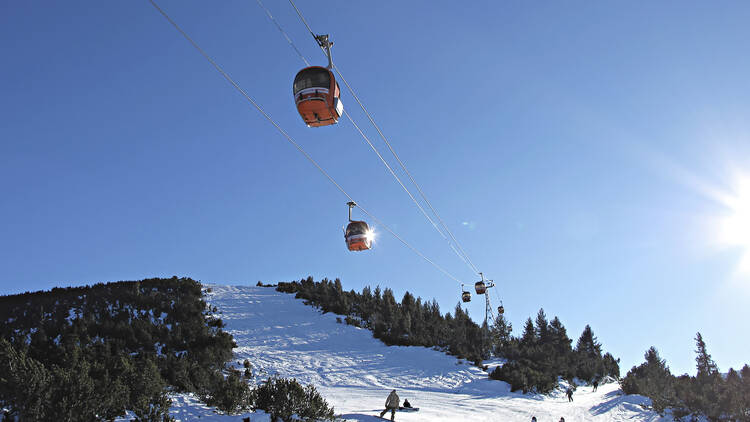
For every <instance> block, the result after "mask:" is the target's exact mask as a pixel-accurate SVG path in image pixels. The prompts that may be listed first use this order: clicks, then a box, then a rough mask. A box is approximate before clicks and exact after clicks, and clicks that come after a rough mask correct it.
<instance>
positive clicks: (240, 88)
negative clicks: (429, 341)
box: [148, 0, 460, 282]
mask: <svg viewBox="0 0 750 422" xmlns="http://www.w3.org/2000/svg"><path fill="white" fill-rule="evenodd" d="M148 1H149V3H151V5H152V6H154V8H155V9H156V10H157V11H158V12H159V13H160V14H161V15H162V16H164V18H165V19H166V20H167V21H169V23H170V24H172V26H174V27H175V29H177V31H178V32H179V33H180V34H182V36H183V37H185V39H186V40H188V41H189V42H190V44H192V46H193V47H195V49H196V50H198V52H199V53H200V54H201V55H202V56H203V57H204V58H205V59H206V60H208V62H209V63H211V65H213V67H214V68H215V69H216V71H218V72H219V73H220V74H221V76H223V77H224V79H226V80H227V82H229V83H230V84H231V85H232V86H233V87H234V88H235V89H236V90H237V91H238V92H239V93H240V94H242V96H243V97H245V99H247V100H248V101H249V102H250V104H252V105H253V106H254V107H255V108H256V109H257V110H258V111H259V112H260V113H261V114H262V115H263V117H265V118H266V120H268V121H269V122H270V123H271V124H272V125H273V126H274V127H275V128H276V130H278V131H279V133H281V134H282V135H283V136H284V137H285V138H286V139H287V141H289V143H291V144H292V145H294V147H295V148H297V150H298V151H299V152H300V153H302V155H304V156H305V158H307V160H308V161H310V162H311V163H312V164H313V165H314V166H315V167H316V168H317V169H318V171H320V172H321V173H322V174H323V175H324V176H325V177H326V178H327V179H328V180H329V181H330V182H331V183H333V185H334V186H336V188H337V189H338V190H339V191H340V192H341V193H342V194H344V196H346V197H347V198H348V199H349V200H350V201H352V202H354V198H352V197H351V195H349V194H348V193H347V192H346V190H344V188H343V187H341V185H340V184H338V183H337V182H336V180H334V178H333V177H332V176H331V175H330V174H328V173H327V172H326V171H325V170H324V169H323V167H321V166H320V165H319V164H318V163H317V161H315V160H314V159H313V158H312V157H311V156H310V155H309V154H308V153H307V152H306V151H305V150H304V149H303V148H302V147H301V146H300V145H299V144H298V143H297V142H295V141H294V139H293V138H292V137H291V136H290V135H289V134H288V133H287V132H286V131H285V130H284V129H283V128H282V127H281V126H279V124H278V123H276V121H274V120H273V119H272V118H271V116H270V115H268V113H266V112H265V110H263V108H262V107H261V106H260V105H259V104H258V103H257V102H255V100H253V98H252V97H250V95H249V94H248V93H247V92H245V90H243V89H242V87H240V86H239V85H238V84H237V82H235V81H234V79H232V78H231V77H230V76H229V74H227V73H226V72H225V71H224V69H222V67H221V66H219V64H218V63H216V61H214V60H213V59H212V58H211V56H209V55H208V54H207V53H206V52H205V51H203V49H202V48H201V47H200V46H199V45H198V44H197V43H196V42H195V41H194V40H193V39H192V38H191V37H190V36H189V35H188V34H187V33H186V32H185V31H184V30H183V29H182V28H181V27H180V26H179V25H177V23H176V22H175V21H173V20H172V18H170V17H169V15H167V13H166V12H165V11H164V10H163V9H162V8H161V7H159V5H158V4H156V2H155V1H154V0H148ZM358 207H359V209H360V210H362V212H363V213H364V214H366V215H367V216H368V217H370V218H371V219H372V220H373V221H375V222H377V223H378V224H379V225H380V226H381V227H383V228H384V229H386V230H387V231H388V232H389V233H390V234H392V235H393V236H394V237H395V238H396V239H398V240H399V241H401V243H403V244H404V245H405V246H406V247H408V248H409V249H411V250H412V251H413V252H414V253H416V254H417V255H419V256H420V257H421V258H422V259H424V260H425V261H427V262H428V263H430V264H431V265H432V266H433V267H435V268H436V269H438V270H439V271H440V272H442V273H443V274H445V275H446V276H448V277H449V278H451V279H453V280H455V281H458V282H460V280H459V279H457V278H456V277H454V276H453V275H452V274H451V273H449V272H448V271H446V270H445V269H443V268H442V267H441V266H439V265H437V264H436V263H435V262H434V261H432V260H431V259H429V258H427V256H425V255H424V254H423V253H422V252H420V251H419V250H418V249H417V248H415V247H414V246H412V245H411V244H410V243H408V242H407V241H406V240H404V239H403V238H402V237H401V236H399V235H398V234H396V232H394V231H393V230H391V228H390V227H388V226H387V225H386V224H384V223H383V222H382V221H380V220H379V219H378V218H376V217H375V216H374V215H372V214H370V213H369V212H368V211H367V210H366V209H364V208H362V207H361V206H359V205H358Z"/></svg>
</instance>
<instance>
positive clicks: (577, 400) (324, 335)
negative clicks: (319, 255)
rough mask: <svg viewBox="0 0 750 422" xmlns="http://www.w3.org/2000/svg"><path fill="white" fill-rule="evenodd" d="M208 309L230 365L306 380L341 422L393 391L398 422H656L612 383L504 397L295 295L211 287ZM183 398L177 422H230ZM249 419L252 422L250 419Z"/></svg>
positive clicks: (464, 372) (470, 370)
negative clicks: (402, 404) (409, 408)
mask: <svg viewBox="0 0 750 422" xmlns="http://www.w3.org/2000/svg"><path fill="white" fill-rule="evenodd" d="M210 287H211V289H212V292H211V293H209V295H208V301H209V303H210V304H211V305H212V306H216V307H217V308H218V309H219V310H220V312H222V314H221V318H222V320H223V321H224V322H225V323H226V328H225V329H226V330H227V331H228V332H229V333H231V334H232V335H233V336H234V338H235V341H236V342H237V345H238V347H237V348H236V349H235V358H236V359H235V360H236V362H238V363H239V362H240V361H242V360H244V359H249V360H250V361H251V362H252V363H253V366H254V373H255V378H256V380H257V381H261V380H262V379H264V378H265V377H267V376H269V375H273V374H279V375H281V376H284V377H294V378H297V379H298V380H299V381H301V382H303V383H313V384H314V385H315V386H316V388H317V389H318V390H319V391H320V392H321V393H322V394H323V396H324V397H325V398H326V399H327V400H328V401H329V403H331V404H332V405H333V406H334V407H335V409H336V414H340V415H342V417H343V418H345V419H346V420H348V421H362V422H366V421H375V420H378V419H377V418H374V417H373V415H375V414H376V413H378V412H379V410H380V409H382V406H383V403H384V401H385V397H386V396H387V394H388V392H389V391H390V390H391V389H394V388H395V389H397V390H398V392H399V395H400V396H401V398H402V399H404V398H409V399H410V401H411V402H412V404H413V405H414V406H417V407H420V409H421V410H420V411H419V413H413V414H405V413H399V414H398V415H397V418H396V420H400V421H455V420H470V421H490V420H491V421H525V420H530V419H531V416H536V417H537V419H538V420H539V421H540V422H541V421H558V420H559V419H560V417H561V416H564V417H565V418H566V421H589V420H591V421H626V420H628V421H630V420H643V421H660V420H665V421H666V420H667V419H662V418H659V417H658V415H656V414H655V413H653V412H648V411H644V410H643V409H642V408H641V407H640V406H639V404H640V403H643V401H644V399H643V398H641V397H639V396H622V395H621V394H620V392H619V387H618V386H617V385H616V384H605V385H602V386H600V387H599V390H598V391H597V392H592V391H591V388H590V387H579V389H578V391H577V392H576V394H575V396H574V402H573V403H568V402H567V399H566V398H565V397H564V394H563V393H562V391H556V392H555V393H553V394H552V395H550V396H541V395H523V394H519V393H511V392H510V391H509V387H508V384H506V383H503V382H498V381H492V380H489V379H488V377H487V374H486V373H485V372H483V371H481V370H480V369H479V368H477V367H475V366H472V365H471V364H469V363H467V362H461V363H459V361H458V360H457V359H456V358H455V357H451V356H448V355H446V354H444V353H441V352H437V351H434V350H430V349H427V348H423V347H399V346H391V347H388V346H385V345H384V344H383V343H382V342H380V341H379V340H376V339H374V338H373V337H372V333H371V332H369V331H367V330H364V329H359V328H356V327H353V326H349V325H346V324H340V323H337V321H336V318H337V317H336V316H335V315H333V314H330V313H329V314H325V315H323V314H321V313H320V312H319V311H317V310H315V309H313V308H311V307H309V306H306V305H304V304H303V303H302V301H301V300H297V299H294V296H292V295H288V294H283V293H279V292H277V291H275V290H274V289H271V288H263V287H249V286H236V287H229V286H210ZM192 403H194V402H193V401H191V400H190V399H189V396H181V397H179V398H178V400H176V401H175V402H174V404H173V412H172V414H173V415H174V416H175V417H177V418H179V419H181V420H190V419H194V418H197V417H201V420H237V417H236V416H234V417H228V416H227V417H224V416H219V415H216V414H213V413H212V412H211V410H210V409H207V408H205V407H202V406H196V405H194V404H192ZM253 420H255V419H253Z"/></svg>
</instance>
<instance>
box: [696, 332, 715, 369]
mask: <svg viewBox="0 0 750 422" xmlns="http://www.w3.org/2000/svg"><path fill="white" fill-rule="evenodd" d="M695 346H696V347H697V349H696V350H695V353H696V354H697V355H698V356H696V357H695V362H696V367H697V368H698V377H701V376H709V375H712V374H715V373H717V372H719V368H718V367H717V366H716V363H715V362H714V361H713V359H711V355H709V354H708V351H707V350H706V343H705V342H704V341H703V336H702V335H701V333H700V332H699V333H697V334H696V335H695Z"/></svg>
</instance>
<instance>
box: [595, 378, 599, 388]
mask: <svg viewBox="0 0 750 422" xmlns="http://www.w3.org/2000/svg"><path fill="white" fill-rule="evenodd" d="M598 387H599V380H598V379H596V380H594V391H596V389H597V388H598Z"/></svg>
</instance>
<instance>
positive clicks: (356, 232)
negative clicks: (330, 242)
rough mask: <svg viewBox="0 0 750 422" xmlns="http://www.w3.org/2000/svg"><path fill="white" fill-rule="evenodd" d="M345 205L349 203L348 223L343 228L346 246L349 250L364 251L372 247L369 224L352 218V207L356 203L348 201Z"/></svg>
mask: <svg viewBox="0 0 750 422" xmlns="http://www.w3.org/2000/svg"><path fill="white" fill-rule="evenodd" d="M347 205H349V224H347V226H346V228H345V229H344V239H345V240H346V247H347V248H349V250H350V251H365V250H367V249H370V248H372V238H373V235H372V230H371V229H370V226H368V225H367V223H366V222H364V221H354V220H352V208H353V207H355V206H356V205H357V204H356V203H354V202H349V203H347Z"/></svg>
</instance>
